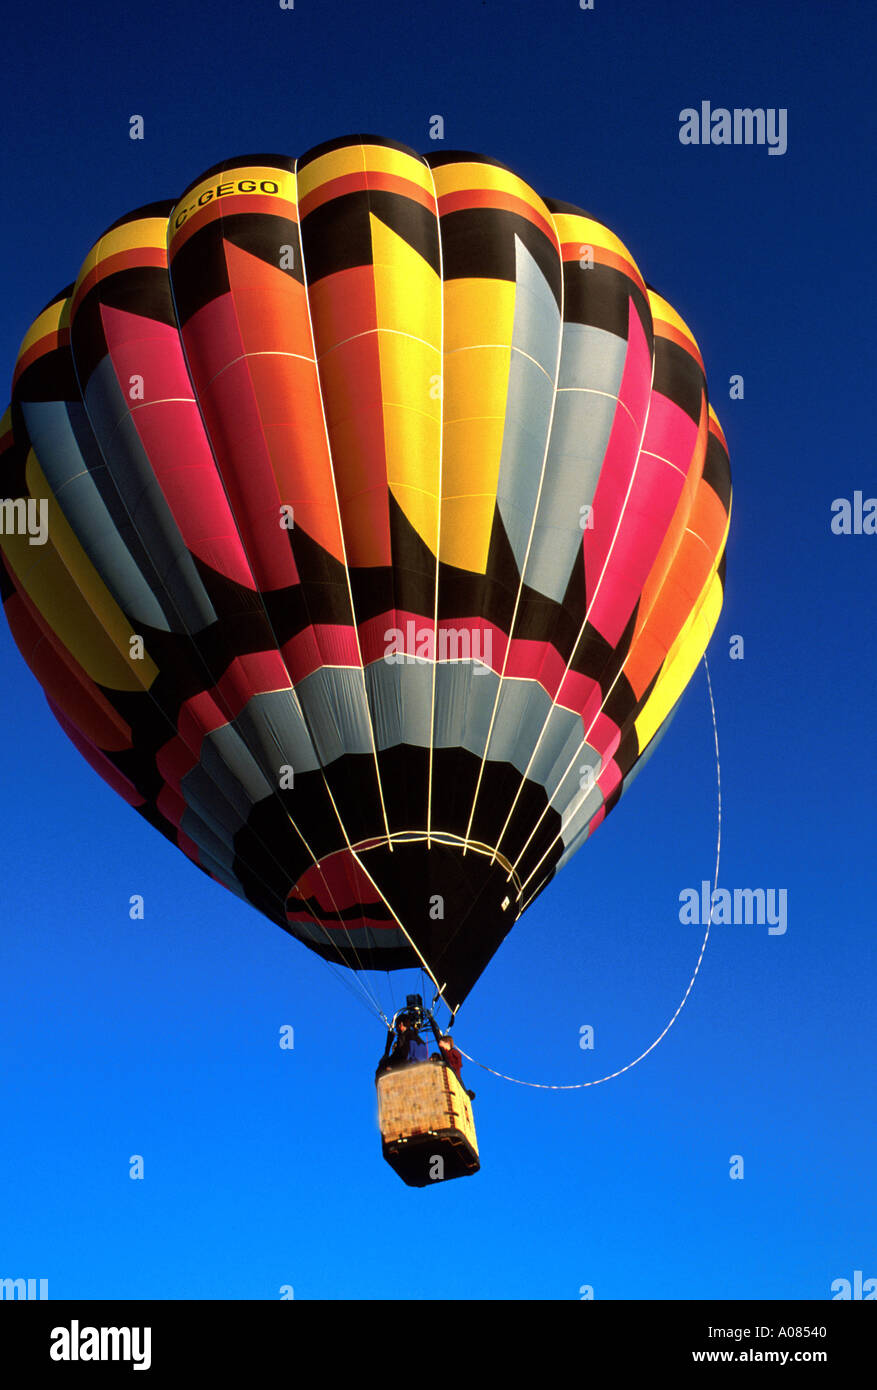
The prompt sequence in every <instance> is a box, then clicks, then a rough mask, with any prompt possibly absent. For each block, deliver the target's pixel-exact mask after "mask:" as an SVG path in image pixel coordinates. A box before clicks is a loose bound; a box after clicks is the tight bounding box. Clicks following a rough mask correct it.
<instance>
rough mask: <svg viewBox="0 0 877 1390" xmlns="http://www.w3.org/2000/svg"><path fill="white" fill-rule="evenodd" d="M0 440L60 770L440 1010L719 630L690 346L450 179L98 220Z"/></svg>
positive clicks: (408, 167)
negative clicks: (427, 986) (428, 981)
mask: <svg viewBox="0 0 877 1390" xmlns="http://www.w3.org/2000/svg"><path fill="white" fill-rule="evenodd" d="M0 436H2V438H0V450H2V452H0V496H2V497H4V498H6V499H8V500H7V501H6V502H5V503H4V523H5V524H4V527H3V531H4V534H3V536H2V566H0V584H2V597H3V601H4V606H5V612H6V615H7V618H8V621H9V624H10V627H11V629H12V632H13V635H14V637H15V640H16V642H17V643H18V646H19V647H20V649H21V651H22V653H23V655H24V657H25V659H26V660H27V662H28V663H29V665H30V666H31V669H32V670H33V672H34V674H35V675H36V677H37V679H38V680H39V681H40V683H41V684H42V686H43V688H44V690H45V693H46V696H47V698H48V701H49V704H50V707H51V709H52V711H53V713H54V715H55V716H56V718H57V720H58V722H59V723H60V724H61V727H62V728H63V729H64V731H65V732H66V733H67V734H68V736H69V737H70V738H71V739H72V740H73V742H74V743H75V745H76V746H77V747H78V748H79V749H80V751H81V752H82V754H83V755H84V757H85V758H86V759H87V760H88V761H89V762H90V763H91V765H92V766H93V767H94V768H95V769H96V770H97V771H98V772H99V773H100V774H101V775H102V776H103V777H104V778H105V779H106V781H107V782H108V783H109V784H110V785H111V786H112V787H113V788H114V789H115V790H116V791H117V792H118V793H119V794H120V795H121V796H122V797H123V798H124V799H125V800H126V801H127V802H128V803H129V804H130V805H131V806H133V807H134V808H135V809H136V810H137V811H139V812H140V814H141V815H143V816H145V817H146V818H147V819H148V820H149V821H150V822H151V823H152V824H153V825H154V826H156V827H157V829H159V830H160V831H161V832H162V833H163V834H164V835H166V836H167V837H168V839H170V840H171V841H172V842H173V843H174V844H176V845H177V846H179V848H180V849H181V850H182V851H183V852H184V853H185V854H186V855H188V856H189V858H190V859H191V860H192V861H193V862H194V863H195V864H197V865H198V866H199V867H200V868H201V869H202V870H204V872H205V873H207V874H209V875H210V876H211V877H212V878H214V879H215V880H217V881H218V882H219V883H222V884H224V885H225V886H226V887H227V888H229V889H231V891H233V892H234V893H236V894H238V895H239V896H240V897H242V898H244V899H245V900H246V901H248V902H249V903H251V904H252V905H253V906H255V907H256V908H258V909H259V910H260V911H261V912H262V913H264V914H265V915H266V916H267V917H269V918H270V919H272V920H273V921H275V922H277V923H279V924H280V925H281V926H282V927H284V928H285V929H286V930H287V931H289V932H291V933H292V934H293V935H294V936H296V937H298V938H299V940H301V941H302V942H304V944H305V945H307V946H309V947H311V948H312V949H313V950H315V951H318V952H319V953H320V954H321V955H323V956H325V957H326V958H327V959H329V960H334V961H340V962H342V963H344V964H345V965H348V966H351V967H353V968H369V969H396V968H400V967H403V966H417V965H422V966H423V965H425V966H426V967H427V968H428V970H429V971H430V973H431V974H432V976H433V978H434V980H435V981H436V983H437V984H438V985H439V986H440V987H441V988H442V991H443V994H444V997H445V999H446V1001H447V1003H448V1004H449V1005H450V1006H451V1007H452V1008H456V1007H457V1006H458V1005H459V1004H460V1003H461V1002H462V1000H463V999H464V998H465V996H466V994H467V993H468V992H469V990H470V989H471V988H472V985H473V984H474V982H475V981H476V980H477V978H478V976H479V974H480V973H481V971H482V970H483V968H484V967H485V965H486V964H487V962H488V961H489V960H490V958H491V956H492V955H493V953H494V952H495V950H496V949H497V947H498V946H499V944H500V942H501V941H502V939H503V937H504V936H505V935H506V933H507V932H508V931H509V929H510V927H511V926H512V924H513V922H514V921H515V920H516V918H517V917H518V916H519V915H520V913H521V912H522V911H523V910H524V908H525V907H526V906H527V905H528V904H529V903H530V902H531V901H532V899H533V898H534V897H535V896H536V895H537V894H538V893H539V892H540V891H541V890H542V889H543V888H544V887H545V886H546V884H547V883H548V882H549V881H550V880H551V878H552V876H553V875H554V874H555V873H556V872H557V870H558V869H559V868H560V867H561V866H562V865H563V864H564V863H565V862H566V861H567V860H568V859H569V858H570V856H571V855H572V854H573V853H574V852H575V851H576V850H577V849H578V848H579V847H580V846H581V845H582V844H583V843H584V841H585V840H586V839H587V838H588V837H589V836H590V835H591V834H593V832H594V830H595V829H596V828H597V826H598V825H599V824H600V823H601V822H602V820H603V819H604V818H605V816H606V815H607V814H608V812H609V811H610V810H611V809H612V808H613V806H614V805H615V804H616V803H617V801H618V799H619V797H620V796H621V795H622V793H623V791H624V790H625V788H626V787H627V786H628V785H629V784H630V781H631V779H632V777H633V776H634V774H635V772H636V771H637V769H638V768H639V766H641V762H642V759H643V754H644V753H645V752H646V750H647V749H649V748H651V747H653V746H654V742H655V739H656V736H657V735H658V734H659V733H660V731H661V729H662V728H663V727H664V726H665V724H666V721H667V720H668V718H669V716H670V715H671V713H672V711H673V709H674V707H675V705H676V703H677V701H678V699H679V697H680V695H681V693H682V691H683V690H684V688H685V685H686V684H687V682H688V680H689V678H690V676H691V674H692V672H693V670H694V669H695V666H696V665H697V663H698V661H699V659H700V657H701V655H702V653H703V651H704V649H705V647H706V645H707V642H708V641H709V637H710V634H711V632H712V630H713V628H714V626H715V623H716V620H717V618H718V614H719V610H720V607H721V600H722V582H723V563H724V562H723V556H724V547H725V541H726V537H727V532H728V519H729V511H730V498H731V488H730V474H729V466H728V456H727V449H726V445H725V440H724V436H723V434H722V431H721V428H720V426H719V424H718V421H717V419H716V417H715V414H714V413H713V411H712V410H711V408H710V407H709V404H708V399H707V389H706V380H705V376H704V368H703V363H702V360H701V356H700V353H699V351H698V348H697V345H696V343H695V341H694V338H693V336H692V334H691V332H690V330H689V329H688V328H687V326H686V324H685V323H684V322H683V320H682V319H681V318H680V317H679V315H678V314H677V313H676V312H675V311H674V310H673V309H672V308H671V306H670V305H669V304H668V303H666V301H665V300H663V299H662V298H661V297H660V296H659V295H658V294H656V293H655V292H654V291H653V290H651V289H650V288H648V287H647V286H646V284H645V282H644V280H643V278H642V275H641V273H640V270H639V268H638V266H637V264H636V262H635V261H634V259H633V256H632V255H631V253H630V252H629V251H628V250H627V248H626V247H625V246H624V245H623V243H622V242H621V241H619V239H618V238H617V237H616V236H615V235H613V233H612V232H611V231H609V230H608V228H606V227H604V226H603V225H602V224H600V223H599V222H596V221H594V220H593V219H592V218H590V217H589V216H587V215H586V214H585V213H583V212H581V211H580V210H579V209H577V208H575V207H573V206H570V205H568V204H566V203H559V202H555V201H550V200H548V201H546V200H543V199H542V198H541V197H540V196H539V195H538V194H537V193H535V192H534V190H533V189H532V188H530V187H529V186H528V185H527V184H526V183H525V182H524V181H523V180H522V179H520V178H518V177H517V176H516V175H515V174H514V173H513V172H511V171H510V170H509V169H507V168H505V167H504V166H503V165H501V164H499V163H497V162H495V161H492V160H490V159H486V158H484V157H482V156H478V155H471V154H451V153H447V154H439V155H435V154H432V155H429V156H426V157H423V158H421V157H420V156H418V155H416V154H415V153H413V152H412V151H411V150H408V149H407V148H405V147H404V146H401V145H398V144H395V143H394V142H392V141H388V140H383V139H380V138H378V137H373V136H359V137H349V138H346V139H341V140H336V141H332V142H330V143H328V144H325V145H321V146H319V147H317V148H316V149H314V150H311V151H310V152H309V153H308V154H306V155H304V156H303V157H301V158H299V159H297V160H294V159H287V158H281V157H278V156H273V155H271V156H267V155H260V156H247V157H242V158H239V159H232V160H228V161H226V162H225V163H223V164H221V165H218V166H217V167H215V168H213V169H211V170H209V171H208V172H207V173H205V174H203V175H202V176H201V177H200V178H199V179H197V180H196V181H195V183H193V184H192V185H190V187H189V188H188V189H187V190H186V191H185V193H184V194H183V195H182V197H181V198H180V199H178V200H177V202H176V203H164V204H158V205H153V206H149V207H145V208H141V209H139V210H138V211H136V212H133V213H131V214H130V215H129V216H127V217H125V218H122V219H121V220H120V221H119V222H117V223H116V224H114V226H112V227H111V228H110V229H109V230H108V231H107V232H106V233H105V234H104V235H103V236H102V237H101V238H100V240H99V241H98V242H97V243H96V245H95V246H94V247H93V249H92V250H91V252H90V253H89V255H88V256H87V257H86V260H85V262H84V264H83V266H82V269H81V270H80V273H79V277H78V279H77V281H76V283H75V285H73V286H70V287H68V288H67V289H65V290H64V291H63V292H62V293H61V294H59V295H57V296H56V297H55V298H54V299H53V300H52V302H51V303H50V304H49V305H48V306H47V308H46V309H45V310H44V311H43V312H42V313H41V314H40V315H39V316H38V318H37V319H36V320H35V322H34V324H33V326H32V327H31V329H30V331H29V333H28V334H27V336H26V338H25V340H24V343H23V345H22V348H21V352H20V355H19V359H18V363H17V366H16V371H15V378H14V384H13V396H12V404H11V407H10V409H9V411H7V413H6V415H5V417H4V419H3V423H2V427H0ZM29 509H30V510H29ZM40 517H42V518H44V520H45V522H46V531H45V536H44V538H43V543H39V542H40V536H39V535H38V534H37V523H38V519H39V518H40ZM29 518H30V519H32V521H33V525H32V526H31V534H28V525H29V524H30V522H29ZM671 771H672V770H671Z"/></svg>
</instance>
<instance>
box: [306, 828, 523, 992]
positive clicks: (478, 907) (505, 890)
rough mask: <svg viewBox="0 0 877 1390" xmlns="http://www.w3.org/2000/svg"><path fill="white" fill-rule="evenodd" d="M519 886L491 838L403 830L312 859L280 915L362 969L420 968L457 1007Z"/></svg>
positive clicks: (318, 946) (505, 927)
mask: <svg viewBox="0 0 877 1390" xmlns="http://www.w3.org/2000/svg"><path fill="white" fill-rule="evenodd" d="M521 888H522V885H521V882H520V879H519V878H518V874H517V872H516V871H515V869H514V866H513V865H512V864H511V863H510V861H509V860H508V859H507V858H506V857H505V855H503V854H502V853H501V852H499V851H498V850H496V849H495V847H494V846H492V845H486V844H482V843H480V842H478V841H474V840H466V839H465V838H464V837H463V836H461V835H457V834H453V833H451V832H447V831H442V830H429V831H427V830H425V829H424V830H404V831H399V832H396V833H391V834H390V835H386V834H385V835H381V836H374V837H370V838H368V839H365V840H362V841H359V842H358V843H356V844H353V845H351V847H350V848H349V849H347V848H345V849H343V850H339V851H337V852H335V853H334V854H330V855H327V856H326V857H325V858H323V859H321V860H320V861H319V862H318V863H316V864H314V865H312V866H311V868H309V869H308V870H307V871H306V872H305V873H304V874H303V875H302V876H301V878H300V879H299V880H298V882H297V883H296V884H295V886H294V888H293V889H292V890H291V892H290V894H289V897H288V899H287V902H286V917H287V921H288V926H289V929H290V930H291V931H293V933H294V934H295V935H296V936H298V937H299V938H300V939H301V940H303V941H305V943H306V944H307V945H308V946H310V947H312V948H313V949H314V950H317V951H318V952H319V954H320V955H323V956H324V957H325V958H326V959H327V960H333V959H334V960H335V961H336V963H339V964H344V965H349V966H351V967H352V968H353V969H363V970H402V969H411V968H412V967H414V968H416V967H418V966H421V967H426V969H427V970H428V972H429V974H430V975H431V976H432V978H433V980H434V981H435V983H436V985H437V986H439V987H442V988H443V991H444V993H445V999H446V1002H448V1003H449V1004H452V1005H453V1006H454V1007H457V1006H459V1004H460V1003H461V1002H462V999H463V997H465V995H466V994H467V993H468V992H469V990H470V989H471V988H472V986H473V985H474V983H475V981H476V980H477V978H478V976H479V975H480V973H481V971H482V970H483V969H484V967H485V966H486V964H487V962H488V961H489V960H490V958H491V956H492V955H493V954H494V952H495V951H496V950H497V948H498V947H499V945H500V943H501V942H502V940H503V938H504V937H505V936H506V935H507V933H508V932H509V931H510V930H511V928H512V926H513V924H514V922H515V920H516V918H517V917H518V915H519V913H520V900H519V894H520V892H521ZM445 986H447V987H448V988H447V990H445V989H444V987H445Z"/></svg>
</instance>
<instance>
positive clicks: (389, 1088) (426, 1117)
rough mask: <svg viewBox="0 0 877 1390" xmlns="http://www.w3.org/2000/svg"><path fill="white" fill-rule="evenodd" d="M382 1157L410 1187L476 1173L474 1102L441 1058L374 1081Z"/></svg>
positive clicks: (400, 1068)
mask: <svg viewBox="0 0 877 1390" xmlns="http://www.w3.org/2000/svg"><path fill="white" fill-rule="evenodd" d="M376 1085H377V1091H378V1124H379V1126H380V1130H381V1139H382V1143H383V1152H384V1158H385V1159H386V1160H387V1162H388V1163H389V1165H390V1167H391V1168H392V1169H394V1171H395V1172H397V1173H398V1174H399V1177H400V1178H401V1179H402V1181H403V1182H404V1183H407V1184H408V1186H409V1187H430V1186H432V1185H433V1184H435V1183H440V1182H446V1181H448V1180H449V1179H450V1178H466V1177H470V1176H471V1175H472V1174H473V1173H477V1172H478V1169H479V1168H480V1167H481V1164H480V1162H479V1159H478V1140H477V1138H476V1135H475V1121H474V1119H473V1118H472V1105H471V1102H470V1100H469V1097H468V1096H467V1094H466V1092H465V1091H464V1089H463V1087H462V1086H461V1085H460V1082H459V1081H458V1080H457V1077H456V1074H455V1073H454V1072H453V1071H452V1069H451V1068H450V1067H447V1066H445V1065H444V1064H443V1063H440V1062H432V1061H430V1062H409V1063H408V1064H407V1065H406V1066H403V1067H395V1068H393V1069H392V1070H390V1071H385V1072H382V1073H381V1075H380V1076H379V1077H378V1078H377V1081H376Z"/></svg>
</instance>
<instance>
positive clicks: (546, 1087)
mask: <svg viewBox="0 0 877 1390" xmlns="http://www.w3.org/2000/svg"><path fill="white" fill-rule="evenodd" d="M703 666H704V670H705V672H706V682H707V690H708V692H709V699H710V711H711V714H712V720H713V741H714V743H715V749H716V865H715V872H714V875H713V894H715V891H716V888H717V887H718V883H719V862H720V860H721V854H722V764H721V760H720V757H719V730H718V724H717V723H716V702H715V700H714V698H713V683H712V681H711V680H710V668H709V663H708V661H707V659H706V655H704V657H703ZM710 902H712V897H711V898H710ZM711 924H712V910H710V913H709V915H708V917H707V924H706V932H705V933H704V938H703V941H702V942H701V946H700V954H699V956H698V958H697V964H696V965H695V967H694V972H693V974H692V976H691V979H690V980H689V981H688V987H687V988H686V990H685V993H684V994H683V996H682V998H681V1000H680V1001H679V1005H678V1007H677V1009H676V1012H675V1013H674V1014H673V1017H672V1018H671V1019H670V1021H669V1023H667V1024H666V1026H665V1027H664V1028H663V1030H662V1031H661V1032H660V1033H659V1034H658V1036H657V1037H656V1038H655V1040H654V1042H652V1043H650V1044H649V1046H648V1047H647V1048H646V1050H645V1052H641V1053H640V1054H639V1056H638V1057H634V1059H633V1061H632V1062H628V1063H627V1065H626V1066H623V1067H619V1068H618V1070H617V1071H612V1072H609V1073H607V1075H606V1076H598V1077H595V1078H594V1079H593V1080H591V1081H573V1082H567V1083H565V1084H564V1083H553V1084H552V1083H550V1082H546V1081H522V1080H521V1078H520V1077H519V1076H508V1075H507V1074H506V1073H505V1072H502V1071H496V1070H495V1068H494V1067H488V1066H487V1065H486V1064H485V1063H484V1062H479V1061H478V1060H477V1059H476V1058H475V1057H470V1056H469V1053H468V1052H463V1049H462V1048H460V1051H461V1052H462V1053H463V1056H464V1057H465V1058H466V1060H467V1061H469V1062H472V1063H473V1064H474V1066H476V1067H480V1068H481V1070H482V1071H487V1072H490V1074H491V1076H498V1077H500V1079H501V1080H502V1081H512V1082H514V1084H515V1085H516V1086H530V1087H532V1088H533V1089H535V1090H538V1091H583V1090H584V1089H585V1088H586V1087H588V1086H601V1085H602V1084H603V1082H604V1081H614V1080H615V1078H616V1077H618V1076H623V1075H624V1073H625V1072H628V1071H630V1070H631V1069H632V1068H633V1067H635V1066H637V1065H638V1063H640V1062H642V1061H643V1059H644V1058H646V1057H648V1055H649V1053H650V1052H654V1050H655V1048H656V1047H657V1046H658V1044H659V1043H660V1042H662V1041H663V1039H664V1038H665V1037H666V1036H667V1034H668V1033H669V1031H670V1029H671V1028H672V1027H673V1024H674V1023H675V1022H676V1020H677V1018H678V1017H679V1015H680V1014H681V1012H682V1010H683V1008H684V1007H685V1004H686V1001H687V999H688V996H689V995H690V993H691V991H692V989H693V988H694V982H695V980H696V979H697V975H698V971H699V970H700V966H701V962H702V960H703V957H704V952H705V951H706V947H707V942H708V941H709V935H710V926H711ZM458 1046H459V1044H458Z"/></svg>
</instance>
